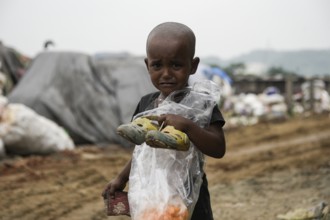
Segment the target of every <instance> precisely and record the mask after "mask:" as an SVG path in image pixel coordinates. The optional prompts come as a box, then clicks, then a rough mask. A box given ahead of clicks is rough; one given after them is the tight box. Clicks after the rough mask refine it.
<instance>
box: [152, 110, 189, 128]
mask: <svg viewBox="0 0 330 220" xmlns="http://www.w3.org/2000/svg"><path fill="white" fill-rule="evenodd" d="M157 121H158V123H159V124H160V125H163V127H165V126H167V125H172V126H173V127H174V128H175V129H177V130H180V131H182V132H186V131H187V130H188V129H189V126H190V124H191V123H192V121H191V120H189V119H187V118H184V117H182V116H180V115H174V114H163V115H161V116H159V117H158V119H157Z"/></svg>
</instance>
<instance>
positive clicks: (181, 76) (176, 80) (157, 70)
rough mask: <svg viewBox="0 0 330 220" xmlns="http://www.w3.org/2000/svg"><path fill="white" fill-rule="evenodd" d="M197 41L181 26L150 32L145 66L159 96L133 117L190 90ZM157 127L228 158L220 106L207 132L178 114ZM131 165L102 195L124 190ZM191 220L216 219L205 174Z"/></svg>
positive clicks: (147, 98)
mask: <svg viewBox="0 0 330 220" xmlns="http://www.w3.org/2000/svg"><path fill="white" fill-rule="evenodd" d="M195 41H196V39H195V35H194V33H193V31H192V30H191V29H190V28H189V27H187V26H186V25H183V24H180V23H175V22H166V23H162V24H160V25H158V26H156V27H155V28H154V29H153V30H152V31H151V32H150V34H149V36H148V39H147V47H146V52H147V58H145V63H146V66H147V69H148V72H149V75H150V79H151V81H152V83H153V85H154V86H155V87H156V88H157V89H158V90H159V92H156V93H152V94H148V95H146V96H144V97H142V99H141V100H140V102H139V104H138V106H137V108H136V111H135V113H134V115H136V114H138V113H141V112H143V111H145V110H147V109H148V108H150V106H153V107H157V106H158V103H160V102H161V101H162V100H164V99H165V98H166V97H167V96H169V95H170V94H171V93H172V92H174V91H177V90H182V89H184V88H186V87H187V86H188V79H189V76H190V75H192V74H194V73H195V72H196V69H197V67H198V64H199V58H198V57H194V54H195ZM158 123H159V124H163V126H169V125H171V126H174V128H175V129H177V130H180V131H182V132H184V133H185V134H187V136H188V138H189V140H190V141H191V142H192V143H193V144H194V145H195V146H196V147H197V149H198V150H199V151H201V152H202V153H203V154H205V155H208V156H211V157H214V158H221V157H223V156H224V154H225V149H226V142H225V137H224V133H223V129H222V127H223V125H224V123H225V121H224V119H223V117H222V115H221V113H220V111H219V109H218V107H217V106H216V107H215V108H214V109H213V112H212V116H211V120H210V124H209V126H206V127H204V128H202V127H200V126H198V125H197V124H196V123H194V122H193V121H192V120H189V119H187V118H184V117H182V116H179V115H175V114H163V115H161V116H160V117H159V118H158ZM131 162H132V160H130V161H129V162H128V163H127V164H126V166H125V167H124V169H123V170H122V171H121V172H120V173H119V175H118V176H117V177H116V178H115V179H113V180H112V181H110V182H109V183H108V184H107V186H106V188H105V190H104V192H103V195H104V194H105V192H106V191H107V190H109V192H110V196H112V197H114V194H115V191H117V190H123V189H124V188H125V187H126V184H127V182H128V179H129V175H130V171H131ZM191 219H192V220H200V219H205V220H212V219H213V214H212V210H211V204H210V196H209V191H208V183H207V179H206V175H205V174H204V175H203V182H202V185H201V188H200V193H199V197H198V201H197V203H196V205H195V208H194V211H193V214H192V217H191Z"/></svg>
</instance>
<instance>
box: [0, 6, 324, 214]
mask: <svg viewBox="0 0 330 220" xmlns="http://www.w3.org/2000/svg"><path fill="white" fill-rule="evenodd" d="M329 10H330V2H329V1H328V0H287V1H276V0H250V1H244V0H231V1H229V0H218V1H215V0H205V1H188V0H182V1H173V0H169V1H166V2H163V1H162V2H161V1H147V0H141V1H128V0H122V1H113V0H94V1H90V0H79V1H78V0H70V1H65V0H56V1H55V0H43V1H41V0H29V1H24V0H1V1H0V72H1V73H0V87H1V93H2V95H1V99H0V113H1V120H0V140H1V141H0V157H1V159H0V178H1V181H0V185H1V187H0V195H1V197H2V198H8V199H7V200H3V201H1V202H0V212H1V213H2V216H3V217H2V218H1V219H106V218H107V217H106V215H105V211H104V207H103V200H102V198H101V197H100V196H99V195H100V192H101V191H102V188H103V186H104V185H105V184H106V183H107V181H109V180H110V179H112V178H113V177H114V176H115V175H116V174H117V173H118V172H119V171H120V169H121V167H122V166H123V165H124V164H125V162H126V161H127V160H128V159H129V157H130V155H131V152H132V149H133V148H132V145H131V144H130V143H128V142H127V141H125V140H123V139H122V138H120V137H119V136H118V135H117V134H116V128H117V127H118V126H119V125H120V124H123V123H127V122H129V121H130V120H131V116H132V114H133V112H134V110H135V107H136V105H137V103H138V101H139V99H140V97H142V96H143V95H145V94H147V93H149V92H153V91H155V88H154V87H153V86H152V84H151V83H150V82H149V76H148V73H147V70H146V68H145V64H144V62H143V59H144V57H145V43H146V38H147V35H148V33H149V32H150V30H151V29H152V28H153V27H154V26H156V25H158V24H159V23H162V22H166V21H175V22H181V23H184V24H186V25H187V26H189V27H190V28H191V29H192V30H193V31H194V33H195V35H196V38H197V48H196V54H195V55H196V56H198V57H200V59H201V63H200V65H199V68H198V70H197V72H196V74H194V75H192V76H191V78H190V81H189V83H190V84H191V85H192V84H193V83H194V82H196V81H200V80H202V79H207V80H212V81H214V82H215V83H217V84H218V85H219V86H220V88H221V96H220V97H219V100H217V101H218V106H219V108H220V110H221V112H222V113H223V115H224V117H225V120H226V124H225V126H224V130H225V133H226V140H227V148H228V150H227V154H226V156H225V157H224V158H223V159H221V160H215V159H212V158H207V163H206V168H205V169H206V171H207V173H209V174H208V176H209V182H210V191H211V198H212V206H213V208H214V215H215V219H228V220H233V219H251V220H252V219H294V218H296V219H297V218H298V217H297V216H296V217H295V216H294V215H295V214H296V215H300V216H302V217H300V219H308V218H312V217H314V218H315V219H316V218H319V219H321V218H323V219H326V218H327V216H328V215H327V213H328V210H329V208H328V207H327V203H328V202H330V189H329V187H328V186H329V184H330V162H329V156H328V155H329V153H330V126H329V125H330V116H329V112H330V97H329V92H330V40H329V39H330V28H329V22H330V13H329ZM22 106H23V107H22ZM40 118H42V119H40ZM44 120H46V122H44ZM40 121H42V122H40ZM45 140H52V141H45ZM53 140H55V141H53ZM68 143H70V144H68ZM68 145H70V147H69V146H68ZM36 186H37V187H36ZM22 200H23V201H24V204H22ZM30 210H33V211H32V212H31V211H30ZM297 210H298V211H297ZM311 210H313V211H311ZM320 210H321V211H320ZM290 211H291V212H290ZM295 211H296V212H295ZM297 213H298V214H297ZM290 215H291V216H290ZM113 219H129V218H128V217H113Z"/></svg>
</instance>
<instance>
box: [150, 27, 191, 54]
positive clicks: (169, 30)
mask: <svg viewBox="0 0 330 220" xmlns="http://www.w3.org/2000/svg"><path fill="white" fill-rule="evenodd" d="M155 37H162V38H168V39H180V38H181V39H184V41H185V44H186V46H187V49H189V50H190V51H189V53H190V55H191V58H193V57H194V55H195V44H196V37H195V34H194V32H193V31H192V30H191V29H190V28H189V27H188V26H186V25H184V24H181V23H177V22H165V23H162V24H159V25H157V26H156V27H155V28H154V29H152V30H151V32H150V33H149V36H148V39H147V53H148V47H149V42H150V40H152V39H153V38H155Z"/></svg>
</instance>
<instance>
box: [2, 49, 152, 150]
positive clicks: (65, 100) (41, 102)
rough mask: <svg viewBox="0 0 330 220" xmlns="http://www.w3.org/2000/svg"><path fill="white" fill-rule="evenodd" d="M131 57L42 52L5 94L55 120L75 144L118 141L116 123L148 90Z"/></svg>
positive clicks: (144, 73) (143, 72) (123, 119)
mask: <svg viewBox="0 0 330 220" xmlns="http://www.w3.org/2000/svg"><path fill="white" fill-rule="evenodd" d="M136 59H137V58H130V57H126V58H117V57H111V56H110V57H103V58H102V59H100V58H98V57H91V56H88V55H86V54H81V53H73V52H43V53H41V54H39V55H38V56H37V57H36V58H35V59H34V61H33V63H32V65H31V67H30V68H29V69H28V71H27V72H26V74H25V75H24V77H23V78H22V80H21V81H20V82H19V84H18V85H17V86H16V87H15V89H14V90H13V91H12V92H11V93H10V94H9V96H8V98H9V101H10V102H15V103H22V104H25V105H27V106H29V107H30V108H32V109H34V110H35V111H36V112H37V113H39V114H40V115H43V116H45V117H47V118H49V119H51V120H52V121H55V122H56V123H57V124H59V125H60V126H62V127H63V128H65V129H66V130H67V132H68V133H69V134H70V136H71V137H72V139H73V140H74V142H75V144H88V143H93V144H102V143H123V142H125V141H123V140H122V139H121V138H120V137H119V136H118V135H117V134H116V128H117V127H118V126H119V125H120V124H122V123H125V122H127V121H129V120H130V118H129V119H128V116H127V115H130V117H131V114H132V113H133V112H134V110H135V106H136V104H137V102H138V100H139V98H140V97H141V96H142V95H144V94H145V93H147V92H149V91H150V90H151V89H149V88H150V87H148V84H146V82H148V81H149V80H146V77H147V71H146V68H145V67H144V68H142V66H143V65H144V64H143V59H141V62H138V61H137V60H136Z"/></svg>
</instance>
